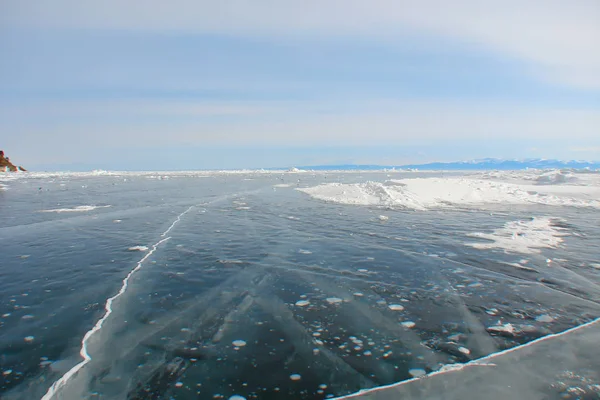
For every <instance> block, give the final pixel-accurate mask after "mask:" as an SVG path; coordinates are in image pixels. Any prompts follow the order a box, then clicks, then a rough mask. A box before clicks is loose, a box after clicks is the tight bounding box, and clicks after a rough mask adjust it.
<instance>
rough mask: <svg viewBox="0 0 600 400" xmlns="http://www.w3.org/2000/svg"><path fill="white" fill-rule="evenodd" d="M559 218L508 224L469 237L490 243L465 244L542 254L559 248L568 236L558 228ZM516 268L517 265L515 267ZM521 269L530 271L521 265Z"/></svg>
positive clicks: (482, 247) (543, 218)
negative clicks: (490, 231)
mask: <svg viewBox="0 0 600 400" xmlns="http://www.w3.org/2000/svg"><path fill="white" fill-rule="evenodd" d="M558 221H561V220H560V219H558V218H551V217H540V218H537V217H536V218H532V219H531V220H529V221H526V220H519V221H511V222H507V223H506V224H505V225H504V227H502V228H499V229H496V230H495V231H494V232H492V233H482V232H475V233H470V234H468V235H467V236H470V237H476V238H480V239H486V240H489V241H490V243H465V245H467V246H471V247H474V248H476V249H502V250H504V251H505V252H507V253H524V254H528V253H540V252H541V250H540V249H543V248H557V247H558V246H559V245H560V244H561V243H562V242H563V236H566V235H567V233H566V229H565V228H561V227H558V226H556V222H558ZM513 266H516V265H513ZM519 268H522V269H529V268H527V267H523V266H521V265H520V264H519Z"/></svg>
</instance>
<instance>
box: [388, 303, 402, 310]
mask: <svg viewBox="0 0 600 400" xmlns="http://www.w3.org/2000/svg"><path fill="white" fill-rule="evenodd" d="M388 308H389V309H390V310H392V311H402V310H404V306H402V305H400V304H390V305H389V306H388Z"/></svg>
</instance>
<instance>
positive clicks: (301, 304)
mask: <svg viewBox="0 0 600 400" xmlns="http://www.w3.org/2000/svg"><path fill="white" fill-rule="evenodd" d="M309 304H310V301H308V300H298V301H297V302H296V305H297V306H298V307H306V306H307V305H309Z"/></svg>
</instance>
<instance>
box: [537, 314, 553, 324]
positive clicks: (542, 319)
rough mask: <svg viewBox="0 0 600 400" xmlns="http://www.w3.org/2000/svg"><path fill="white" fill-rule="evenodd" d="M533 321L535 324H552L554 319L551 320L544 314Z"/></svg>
mask: <svg viewBox="0 0 600 400" xmlns="http://www.w3.org/2000/svg"><path fill="white" fill-rule="evenodd" d="M535 320H536V321H537V322H543V323H550V322H554V318H552V317H551V316H549V315H548V314H544V315H538V316H537V317H536V318H535Z"/></svg>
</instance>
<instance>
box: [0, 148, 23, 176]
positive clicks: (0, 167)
mask: <svg viewBox="0 0 600 400" xmlns="http://www.w3.org/2000/svg"><path fill="white" fill-rule="evenodd" d="M7 170H8V171H10V172H17V171H27V170H26V169H25V168H23V167H21V166H19V167H17V166H16V165H14V164H13V163H12V162H10V158H8V157H6V156H5V155H4V151H2V150H0V171H5V172H6V171H7Z"/></svg>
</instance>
